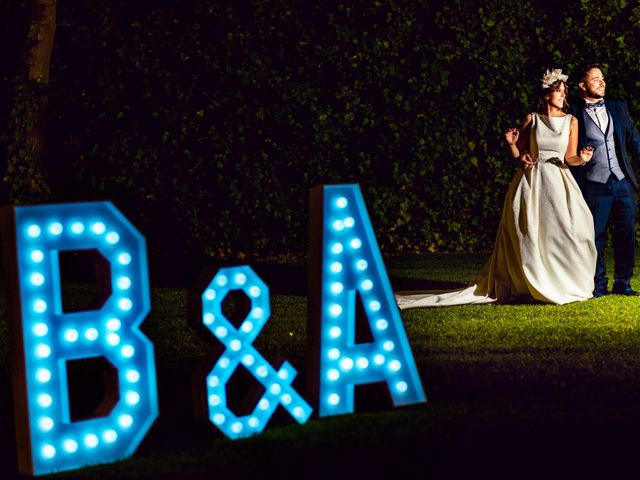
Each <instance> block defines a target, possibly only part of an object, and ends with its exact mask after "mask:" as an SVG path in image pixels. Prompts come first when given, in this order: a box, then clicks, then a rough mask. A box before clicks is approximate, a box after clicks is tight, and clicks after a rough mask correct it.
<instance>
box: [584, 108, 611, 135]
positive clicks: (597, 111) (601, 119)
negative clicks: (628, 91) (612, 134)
mask: <svg viewBox="0 0 640 480" xmlns="http://www.w3.org/2000/svg"><path fill="white" fill-rule="evenodd" d="M585 103H586V105H585V108H586V109H587V113H588V114H589V116H590V117H591V119H592V120H593V121H594V122H595V123H596V125H598V127H599V128H600V130H602V133H604V132H606V131H607V126H608V125H609V114H608V113H607V107H605V106H604V105H601V106H599V107H595V108H594V107H592V106H591V105H592V104H594V103H595V102H590V101H589V100H585Z"/></svg>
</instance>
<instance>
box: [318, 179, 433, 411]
mask: <svg viewBox="0 0 640 480" xmlns="http://www.w3.org/2000/svg"><path fill="white" fill-rule="evenodd" d="M310 200H311V205H310V206H311V212H310V213H311V214H310V232H311V235H310V252H309V296H308V298H309V327H308V329H307V335H308V338H309V347H310V348H309V358H308V367H309V368H308V378H307V381H308V383H307V385H308V389H309V390H308V392H309V398H312V399H314V400H315V401H316V402H317V403H318V407H319V415H320V416H321V417H324V416H329V415H339V414H344V413H352V412H353V410H354V386H355V385H361V384H368V383H374V382H386V384H387V388H388V389H389V393H390V395H391V399H392V401H393V403H394V405H396V406H398V405H408V404H412V403H420V402H424V401H425V395H424V391H423V389H422V384H421V382H420V377H419V376H418V371H417V368H416V364H415V361H414V359H413V354H412V352H411V347H410V346H409V342H408V341H407V336H406V333H405V331H404V327H403V325H402V319H401V317H400V312H399V310H398V307H397V305H396V302H395V298H394V295H393V291H392V289H391V285H390V283H389V279H388V277H387V272H386V270H385V267H384V264H383V262H382V256H381V254H380V249H379V248H378V244H377V242H376V239H375V236H374V233H373V228H372V226H371V221H370V220H369V216H368V214H367V209H366V206H365V204H364V200H363V198H362V193H361V192H360V188H359V186H358V185H331V186H322V185H321V186H317V187H314V188H313V189H311V195H310ZM356 292H357V293H359V295H360V298H361V299H362V302H363V307H364V312H365V314H366V317H367V321H368V324H369V327H370V330H371V334H372V336H373V340H374V341H373V342H369V343H356Z"/></svg>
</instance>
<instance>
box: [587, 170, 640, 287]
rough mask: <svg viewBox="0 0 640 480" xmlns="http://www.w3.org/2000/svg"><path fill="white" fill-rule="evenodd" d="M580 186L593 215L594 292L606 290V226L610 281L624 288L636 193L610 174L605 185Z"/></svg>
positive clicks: (630, 265) (628, 271) (631, 248)
mask: <svg viewBox="0 0 640 480" xmlns="http://www.w3.org/2000/svg"><path fill="white" fill-rule="evenodd" d="M582 187H583V194H584V197H585V200H586V201H587V205H588V206H589V209H590V210H591V214H592V215H593V224H594V229H595V243H596V249H597V251H598V261H597V264H596V274H595V278H594V280H595V289H596V290H606V289H607V276H606V274H607V269H606V265H605V256H604V249H605V244H606V243H607V225H608V224H609V223H611V224H612V226H613V258H614V262H615V268H614V281H615V284H616V285H620V286H625V287H628V286H629V281H630V279H631V276H632V275H633V257H634V252H635V241H636V232H635V226H636V192H635V190H634V189H633V186H632V185H631V183H630V182H629V181H628V180H627V179H626V178H623V179H622V180H618V179H617V178H616V177H615V175H610V176H609V179H608V180H607V182H606V183H598V182H592V181H590V180H585V181H584V184H583V185H582Z"/></svg>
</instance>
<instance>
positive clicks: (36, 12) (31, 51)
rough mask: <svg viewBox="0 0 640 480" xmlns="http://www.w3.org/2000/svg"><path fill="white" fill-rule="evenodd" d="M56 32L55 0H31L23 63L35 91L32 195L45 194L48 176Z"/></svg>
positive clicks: (29, 140) (30, 143)
mask: <svg viewBox="0 0 640 480" xmlns="http://www.w3.org/2000/svg"><path fill="white" fill-rule="evenodd" d="M55 32H56V0H31V18H30V25H29V38H28V44H27V52H26V56H25V65H26V69H27V72H26V73H27V75H28V80H29V83H30V84H32V85H34V87H35V90H34V91H35V92H37V93H36V95H37V98H36V99H35V101H36V108H35V109H34V110H33V111H32V112H30V114H29V115H30V117H31V118H30V122H29V124H30V128H29V131H28V132H27V135H26V143H27V145H26V146H27V148H28V149H29V150H30V151H31V152H32V155H33V163H32V168H33V172H32V176H31V178H30V189H31V192H32V193H33V194H34V197H40V198H39V199H40V200H43V199H44V198H43V197H46V193H47V192H48V190H49V188H48V185H47V184H48V182H47V181H46V178H47V173H46V172H47V168H46V164H47V106H48V103H49V88H48V87H49V70H50V67H51V53H52V52H53V44H54V37H55Z"/></svg>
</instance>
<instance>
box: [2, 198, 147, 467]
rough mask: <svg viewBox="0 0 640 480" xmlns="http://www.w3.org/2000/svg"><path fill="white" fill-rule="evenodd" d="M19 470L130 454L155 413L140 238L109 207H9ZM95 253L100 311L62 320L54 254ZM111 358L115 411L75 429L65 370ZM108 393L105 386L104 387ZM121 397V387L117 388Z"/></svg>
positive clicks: (6, 228) (5, 216)
mask: <svg viewBox="0 0 640 480" xmlns="http://www.w3.org/2000/svg"><path fill="white" fill-rule="evenodd" d="M2 223H3V225H2V226H3V228H2V230H3V232H2V233H3V246H4V250H5V252H4V257H5V269H6V271H7V300H8V302H7V304H8V308H9V314H10V318H11V320H10V321H11V322H12V323H11V325H10V326H11V335H12V350H13V354H12V375H13V379H12V380H13V397H14V410H15V421H16V437H17V449H18V467H19V470H20V471H21V472H22V473H27V474H31V475H41V474H47V473H51V472H55V471H61V470H71V469H76V468H80V467H83V466H86V465H92V464H98V463H109V462H114V461H116V460H120V459H123V458H126V457H128V456H130V455H132V454H133V452H134V451H135V449H136V447H137V446H138V445H139V444H140V442H141V441H142V439H143V438H144V436H145V434H146V433H147V431H148V430H149V428H150V427H151V424H152V423H153V421H154V420H155V418H156V417H157V415H158V399H157V391H156V376H155V364H154V355H153V345H152V344H151V342H150V341H149V340H148V339H147V338H146V337H145V336H144V335H143V334H142V333H141V332H140V330H139V328H138V327H139V325H140V323H141V322H142V321H143V320H144V318H145V316H146V315H147V313H148V312H149V283H148V282H149V280H148V271H147V256H146V248H145V242H144V238H143V237H142V236H141V235H140V234H139V233H138V231H137V230H136V229H135V228H134V227H133V226H132V225H131V224H130V223H129V222H128V221H127V219H126V218H125V217H124V216H123V215H122V214H121V213H120V212H119V211H118V210H117V209H116V208H115V207H114V206H113V205H112V204H111V203H108V202H96V203H78V204H66V205H41V206H30V207H15V208H5V209H3V211H2ZM85 249H95V250H97V251H98V252H100V254H101V255H102V256H103V257H104V258H105V259H106V260H107V261H108V262H109V264H110V271H111V278H110V285H111V292H112V294H111V296H109V297H108V298H107V300H106V301H105V303H104V304H103V306H102V307H101V308H100V309H99V310H93V311H89V310H87V311H81V312H74V313H63V311H62V297H61V284H60V271H59V265H58V254H59V252H61V251H65V250H85ZM96 357H104V358H106V359H107V360H108V361H109V362H110V363H111V364H112V365H113V366H114V367H115V369H116V370H117V372H118V384H117V388H118V391H115V392H113V391H111V392H107V396H108V397H109V396H111V397H112V398H116V399H118V400H117V403H115V405H114V407H113V409H112V410H111V412H110V413H109V414H108V415H106V416H104V417H100V418H90V419H87V420H81V421H73V422H72V421H71V419H70V408H69V390H68V383H67V377H66V375H67V370H66V367H67V366H66V362H68V361H72V360H78V359H87V358H96ZM106 388H107V387H106ZM114 389H115V386H114Z"/></svg>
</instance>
